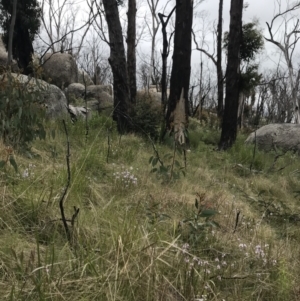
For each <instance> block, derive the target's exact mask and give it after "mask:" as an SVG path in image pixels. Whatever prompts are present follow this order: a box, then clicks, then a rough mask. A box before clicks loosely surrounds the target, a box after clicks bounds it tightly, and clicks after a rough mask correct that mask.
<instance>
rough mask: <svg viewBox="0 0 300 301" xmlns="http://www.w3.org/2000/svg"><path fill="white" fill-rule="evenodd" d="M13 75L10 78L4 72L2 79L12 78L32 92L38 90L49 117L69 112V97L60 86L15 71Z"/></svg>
mask: <svg viewBox="0 0 300 301" xmlns="http://www.w3.org/2000/svg"><path fill="white" fill-rule="evenodd" d="M11 75H12V79H9V78H8V75H7V74H3V75H1V76H0V80H1V81H3V82H4V81H9V80H12V81H14V82H15V83H17V84H18V85H21V87H24V89H26V90H27V91H29V92H31V93H36V92H37V93H38V94H39V96H40V98H39V100H40V102H41V103H42V104H43V105H44V106H45V108H46V113H47V115H48V116H49V117H53V118H56V117H59V116H61V115H63V114H67V108H66V107H67V99H66V97H65V94H64V93H63V92H62V91H61V90H60V89H59V88H58V87H56V86H54V85H50V84H48V83H47V82H45V81H43V80H39V79H35V78H30V77H28V76H26V75H22V74H15V73H11Z"/></svg>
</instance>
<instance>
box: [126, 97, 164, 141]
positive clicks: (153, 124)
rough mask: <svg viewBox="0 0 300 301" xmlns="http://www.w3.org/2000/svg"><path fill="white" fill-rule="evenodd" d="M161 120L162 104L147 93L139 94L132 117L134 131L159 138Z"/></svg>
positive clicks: (155, 138)
mask: <svg viewBox="0 0 300 301" xmlns="http://www.w3.org/2000/svg"><path fill="white" fill-rule="evenodd" d="M161 120H162V114H161V106H160V104H159V103H157V102H156V101H155V100H154V99H153V98H152V97H151V95H149V94H147V93H143V94H141V95H139V96H138V97H137V101H136V106H135V113H134V115H133V117H132V123H133V129H134V131H135V132H136V133H139V134H141V135H142V136H146V137H147V136H150V137H151V138H152V139H154V140H157V139H158V138H159V128H160V123H161Z"/></svg>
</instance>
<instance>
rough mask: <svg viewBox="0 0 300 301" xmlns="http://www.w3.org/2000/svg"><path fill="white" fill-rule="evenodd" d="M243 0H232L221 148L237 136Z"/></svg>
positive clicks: (224, 147)
mask: <svg viewBox="0 0 300 301" xmlns="http://www.w3.org/2000/svg"><path fill="white" fill-rule="evenodd" d="M242 15H243V0H231V8H230V26H229V36H228V62H227V70H226V97H225V110H224V115H223V122H222V133H221V139H220V142H219V150H226V149H228V148H229V147H231V146H232V145H233V143H234V142H235V140H236V136H237V116H238V106H239V82H240V72H239V69H240V68H239V67H240V55H239V52H240V45H241V38H242Z"/></svg>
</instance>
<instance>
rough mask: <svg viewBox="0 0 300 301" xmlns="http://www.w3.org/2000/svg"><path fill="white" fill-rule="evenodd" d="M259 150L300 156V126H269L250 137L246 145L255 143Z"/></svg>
mask: <svg viewBox="0 0 300 301" xmlns="http://www.w3.org/2000/svg"><path fill="white" fill-rule="evenodd" d="M255 142H256V145H257V147H258V148H259V149H261V150H265V151H270V150H274V149H281V150H283V151H295V152H297V153H298V154H300V124H290V123H282V124H268V125H265V126H263V127H261V128H260V129H258V130H256V132H253V133H251V134H250V135H249V137H248V138H247V139H246V141H245V143H255Z"/></svg>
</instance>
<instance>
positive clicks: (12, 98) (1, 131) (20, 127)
mask: <svg viewBox="0 0 300 301" xmlns="http://www.w3.org/2000/svg"><path fill="white" fill-rule="evenodd" d="M0 99H1V101H0V120H1V125H0V136H1V138H2V139H3V142H4V143H5V144H6V145H10V146H12V147H13V148H15V149H16V148H18V149H20V148H25V149H26V148H28V147H29V144H30V143H31V142H32V141H33V140H35V139H36V138H40V139H45V137H46V132H45V129H44V126H43V120H44V118H45V108H44V107H43V105H42V101H43V99H42V95H41V93H40V92H38V91H28V90H27V89H26V87H25V85H21V84H19V83H18V82H17V81H16V80H15V79H14V78H12V77H10V76H7V78H4V77H3V78H2V81H1V82H0Z"/></svg>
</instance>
